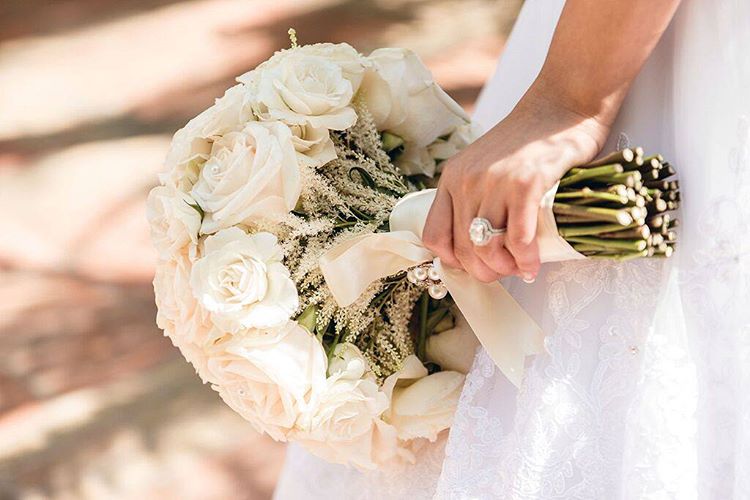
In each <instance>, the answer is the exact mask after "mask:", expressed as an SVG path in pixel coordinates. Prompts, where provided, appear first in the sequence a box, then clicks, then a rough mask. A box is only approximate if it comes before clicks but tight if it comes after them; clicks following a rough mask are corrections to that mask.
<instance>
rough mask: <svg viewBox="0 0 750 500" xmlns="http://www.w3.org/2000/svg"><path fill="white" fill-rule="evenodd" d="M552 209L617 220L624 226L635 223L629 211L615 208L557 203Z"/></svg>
mask: <svg viewBox="0 0 750 500" xmlns="http://www.w3.org/2000/svg"><path fill="white" fill-rule="evenodd" d="M552 211H553V212H554V213H556V214H562V215H576V216H583V217H586V218H589V219H595V220H602V221H607V222H616V223H618V224H620V225H622V226H627V225H630V224H632V223H633V217H632V216H631V215H630V214H629V213H628V212H627V211H625V210H617V209H613V208H601V207H584V206H577V205H570V204H565V203H555V204H553V205H552Z"/></svg>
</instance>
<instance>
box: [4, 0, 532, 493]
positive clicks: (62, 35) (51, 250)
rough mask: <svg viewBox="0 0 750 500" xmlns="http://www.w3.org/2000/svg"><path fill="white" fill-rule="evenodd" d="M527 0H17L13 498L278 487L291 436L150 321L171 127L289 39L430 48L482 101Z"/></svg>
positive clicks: (8, 369) (11, 281)
mask: <svg viewBox="0 0 750 500" xmlns="http://www.w3.org/2000/svg"><path fill="white" fill-rule="evenodd" d="M520 3H521V0H432V1H426V0H191V1H177V0H2V2H0V235H2V236H0V499H2V500H5V499H6V498H7V499H15V498H29V499H36V498H61V499H63V498H64V499H67V498H94V499H99V498H107V499H109V498H114V499H121V498H122V499H130V498H133V499H135V498H138V499H144V498H181V499H182V498H186V499H190V498H195V499H213V498H217V499H218V498H221V499H229V498H241V499H262V498H268V497H270V495H271V493H272V491H273V487H274V483H275V480H276V477H277V474H278V472H279V470H280V467H281V464H282V462H283V457H284V449H283V446H281V445H279V444H277V443H274V442H273V441H271V440H270V439H268V438H267V437H264V436H259V435H258V434H256V433H254V432H253V431H252V429H251V428H250V427H249V425H248V424H245V423H244V422H243V421H242V420H241V419H240V418H239V417H238V416H236V415H235V414H234V413H232V412H231V411H230V410H229V409H227V408H225V407H224V406H223V404H222V403H221V401H220V399H219V398H218V396H216V395H215V394H214V393H213V392H212V391H211V390H210V389H209V388H208V387H205V386H202V385H201V384H200V382H199V380H198V378H197V377H196V376H195V375H194V374H193V372H192V370H191V369H190V368H189V366H188V365H187V364H186V363H185V362H183V361H182V360H181V358H179V355H178V353H177V351H176V350H175V349H173V348H172V346H171V344H170V342H169V341H168V340H167V339H165V338H164V337H162V336H161V332H160V331H158V330H157V329H156V327H155V326H154V315H155V308H154V305H153V295H152V289H151V284H150V282H151V278H152V272H153V261H154V255H153V254H152V251H151V249H150V245H149V241H148V229H147V226H146V221H145V217H144V202H145V197H146V194H147V193H148V191H149V189H150V188H151V187H152V185H153V184H154V183H155V174H156V173H157V172H158V171H159V169H160V164H161V161H162V158H163V156H164V153H165V151H166V148H167V146H168V143H169V140H170V137H171V134H172V133H174V131H175V130H176V129H177V128H179V127H180V126H182V125H183V124H184V123H185V122H186V121H187V120H188V119H189V118H190V117H191V116H193V115H195V114H197V113H198V112H199V111H200V110H201V109H203V108H205V107H206V106H208V105H209V104H210V103H211V102H212V100H213V99H214V98H215V97H218V96H220V95H221V94H222V93H223V91H224V89H226V88H227V87H229V86H230V85H231V84H232V80H233V77H234V76H235V75H237V74H240V73H242V72H244V71H246V70H247V69H249V68H251V67H253V66H255V65H256V64H257V63H259V62H260V61H262V60H263V59H265V58H266V57H268V56H269V55H270V54H271V53H272V52H273V51H274V50H276V49H279V48H282V47H285V46H287V45H288V39H287V29H288V28H289V27H295V28H296V29H297V32H298V35H299V39H300V42H301V43H309V42H316V41H324V40H327V41H334V42H337V41H348V42H350V43H351V44H353V45H354V46H355V47H357V48H358V49H359V50H360V51H362V52H365V53H366V52H369V51H370V50H372V49H373V48H376V47H379V46H404V47H409V48H412V49H414V50H416V51H417V52H418V53H419V54H420V55H421V56H422V57H423V59H424V60H425V61H426V62H427V63H428V65H429V66H430V67H431V69H432V70H433V72H434V73H435V75H436V78H437V80H438V81H439V82H440V83H441V84H442V85H443V86H444V88H445V89H446V90H447V91H448V92H449V93H450V94H451V95H453V96H454V97H455V98H456V99H457V100H458V101H459V102H460V103H461V104H462V105H464V106H465V107H467V108H469V109H470V108H471V107H472V104H473V102H474V99H475V98H476V96H477V94H478V92H479V90H480V88H481V86H482V84H483V82H484V81H485V79H486V78H487V77H488V76H489V74H490V73H491V72H492V70H493V67H494V64H495V60H496V58H497V56H498V54H499V53H500V51H501V50H502V47H503V44H504V41H505V38H506V36H507V34H508V32H509V30H510V27H511V25H512V22H513V20H514V19H515V16H516V13H517V11H518V8H519V7H520Z"/></svg>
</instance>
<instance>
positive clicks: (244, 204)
mask: <svg viewBox="0 0 750 500" xmlns="http://www.w3.org/2000/svg"><path fill="white" fill-rule="evenodd" d="M299 193H300V180H299V168H298V166H297V159H296V154H295V151H294V145H293V143H292V134H291V131H290V130H289V127H287V126H286V125H284V124H282V123H260V122H250V123H248V124H247V125H246V126H245V128H244V129H242V130H241V131H237V132H229V133H227V134H225V135H224V136H222V137H220V138H217V139H216V141H215V142H214V143H213V145H212V147H211V152H210V156H209V159H208V161H206V163H205V164H204V165H203V168H202V169H201V172H200V177H199V179H198V181H197V182H196V184H195V186H194V187H193V189H192V191H191V194H192V196H193V198H194V199H195V200H196V202H198V205H199V206H200V207H201V208H202V209H203V211H204V212H205V216H204V218H203V224H202V227H201V231H202V232H203V233H205V234H210V233H213V232H216V231H218V230H219V229H222V228H227V227H231V226H234V225H236V224H240V223H243V222H248V221H250V220H251V219H252V218H256V217H262V218H268V219H277V218H280V217H283V216H285V215H286V214H287V213H289V212H290V211H291V210H293V209H294V206H295V205H296V203H297V199H298V198H299Z"/></svg>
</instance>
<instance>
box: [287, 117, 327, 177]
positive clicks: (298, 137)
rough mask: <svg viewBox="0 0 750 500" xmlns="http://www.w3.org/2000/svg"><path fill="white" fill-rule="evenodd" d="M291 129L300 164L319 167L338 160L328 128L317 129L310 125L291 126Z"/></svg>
mask: <svg viewBox="0 0 750 500" xmlns="http://www.w3.org/2000/svg"><path fill="white" fill-rule="evenodd" d="M289 128H290V130H291V131H292V144H294V150H295V151H297V159H298V160H299V162H300V163H304V164H306V165H310V166H312V167H319V166H321V165H325V164H326V163H328V162H329V161H331V160H335V159H336V149H335V148H334V146H333V141H332V140H331V135H330V133H329V132H328V129H327V128H325V127H318V128H315V127H313V126H312V125H310V124H309V123H305V124H302V125H290V126H289Z"/></svg>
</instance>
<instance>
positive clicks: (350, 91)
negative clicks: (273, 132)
mask: <svg viewBox="0 0 750 500" xmlns="http://www.w3.org/2000/svg"><path fill="white" fill-rule="evenodd" d="M269 63H270V64H269V65H268V66H264V67H263V68H262V69H261V73H260V75H259V76H258V81H257V86H258V95H257V100H258V102H259V103H261V104H262V106H264V108H265V110H266V112H265V113H263V114H262V115H261V119H263V120H281V121H283V122H284V123H287V124H290V125H292V124H294V125H302V124H305V123H309V124H310V125H311V126H313V127H315V128H319V127H325V128H328V129H331V130H346V129H347V128H349V127H351V126H352V125H354V123H355V122H356V121H357V114H356V113H355V112H354V108H352V107H351V106H350V104H351V101H352V97H353V96H354V87H353V85H352V82H351V81H350V80H349V79H347V78H346V75H345V73H344V71H343V69H342V67H341V65H339V64H336V63H335V62H333V61H331V60H329V59H327V58H326V57H321V56H317V55H312V54H307V53H305V52H303V51H300V50H290V51H285V52H282V53H281V54H280V57H279V59H278V60H275V61H274V60H271V61H269Z"/></svg>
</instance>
